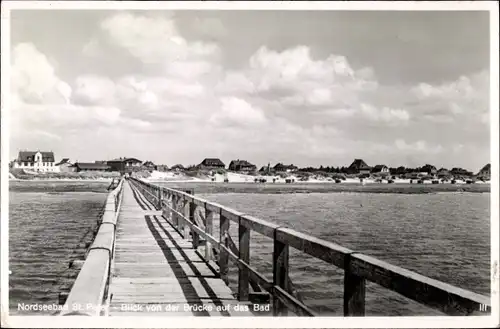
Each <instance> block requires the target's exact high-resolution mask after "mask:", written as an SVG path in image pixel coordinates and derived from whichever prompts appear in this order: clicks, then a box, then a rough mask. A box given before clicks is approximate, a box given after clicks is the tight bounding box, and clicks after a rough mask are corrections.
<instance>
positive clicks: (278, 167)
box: [273, 162, 299, 172]
mask: <svg viewBox="0 0 500 329" xmlns="http://www.w3.org/2000/svg"><path fill="white" fill-rule="evenodd" d="M273 169H274V171H276V172H294V171H297V170H298V169H299V168H298V167H297V166H294V165H293V164H291V165H284V164H282V163H281V162H280V163H277V164H276V165H275V166H274V167H273Z"/></svg>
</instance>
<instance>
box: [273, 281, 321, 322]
mask: <svg viewBox="0 0 500 329" xmlns="http://www.w3.org/2000/svg"><path fill="white" fill-rule="evenodd" d="M273 290H274V295H275V298H274V299H276V300H279V301H280V303H282V304H283V306H282V307H283V309H285V310H287V309H290V311H292V312H293V313H295V314H297V315H305V316H318V314H317V313H316V312H314V311H313V310H311V309H310V308H309V307H307V306H306V305H305V304H304V303H302V302H301V301H299V300H297V299H296V298H295V297H293V296H292V295H290V294H289V293H288V292H287V291H285V290H284V289H283V288H281V287H276V286H275V287H274V289H273ZM273 312H274V305H273ZM285 315H286V313H285ZM275 316H276V315H275Z"/></svg>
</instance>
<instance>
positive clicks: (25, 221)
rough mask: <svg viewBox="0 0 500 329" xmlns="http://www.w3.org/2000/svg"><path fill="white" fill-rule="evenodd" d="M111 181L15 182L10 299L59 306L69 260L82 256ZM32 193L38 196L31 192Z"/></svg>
mask: <svg viewBox="0 0 500 329" xmlns="http://www.w3.org/2000/svg"><path fill="white" fill-rule="evenodd" d="M108 185H109V183H84V184H82V183H48V182H18V183H14V184H12V183H11V187H10V193H9V198H10V201H9V202H10V207H9V266H10V268H9V270H10V271H12V274H11V275H10V276H9V288H10V289H9V299H10V308H11V312H12V313H17V312H18V303H26V304H30V303H56V304H57V302H58V294H59V290H60V288H61V287H64V286H65V285H67V284H68V283H69V282H70V280H68V279H67V274H68V273H67V269H68V264H69V261H70V260H72V259H76V258H80V257H83V255H84V253H85V249H84V245H83V246H82V245H81V244H82V243H83V244H84V243H85V242H86V241H88V240H89V239H90V238H91V235H90V232H89V230H90V229H91V228H94V227H95V226H96V221H97V218H99V214H100V212H101V210H102V208H103V205H104V202H105V199H106V196H107V194H106V187H107V186H108ZM32 191H34V192H32Z"/></svg>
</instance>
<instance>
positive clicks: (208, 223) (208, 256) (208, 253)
mask: <svg viewBox="0 0 500 329" xmlns="http://www.w3.org/2000/svg"><path fill="white" fill-rule="evenodd" d="M213 231H214V213H213V212H212V211H210V210H208V209H207V207H206V206H205V233H207V234H209V235H212V234H213ZM212 259H213V253H212V244H211V243H210V242H208V240H207V241H206V244H205V260H206V261H207V262H209V261H211V260H212Z"/></svg>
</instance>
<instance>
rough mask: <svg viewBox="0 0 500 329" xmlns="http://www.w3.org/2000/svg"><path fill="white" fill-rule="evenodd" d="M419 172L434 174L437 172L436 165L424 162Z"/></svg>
mask: <svg viewBox="0 0 500 329" xmlns="http://www.w3.org/2000/svg"><path fill="white" fill-rule="evenodd" d="M420 171H421V172H424V173H427V175H435V174H436V173H437V169H436V167H434V166H433V165H430V164H426V165H425V166H423V167H422V168H420Z"/></svg>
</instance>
